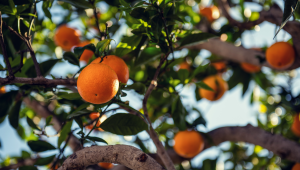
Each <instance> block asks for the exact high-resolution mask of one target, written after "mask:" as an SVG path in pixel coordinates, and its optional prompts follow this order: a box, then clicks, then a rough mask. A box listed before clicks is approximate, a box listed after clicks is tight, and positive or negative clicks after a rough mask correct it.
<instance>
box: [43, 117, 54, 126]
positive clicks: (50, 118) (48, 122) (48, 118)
mask: <svg viewBox="0 0 300 170" xmlns="http://www.w3.org/2000/svg"><path fill="white" fill-rule="evenodd" d="M52 118H53V116H48V117H47V118H46V124H45V126H48V125H50V123H51V121H52Z"/></svg>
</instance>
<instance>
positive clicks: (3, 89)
mask: <svg viewBox="0 0 300 170" xmlns="http://www.w3.org/2000/svg"><path fill="white" fill-rule="evenodd" d="M5 92H6V89H5V86H2V87H0V94H3V93H5Z"/></svg>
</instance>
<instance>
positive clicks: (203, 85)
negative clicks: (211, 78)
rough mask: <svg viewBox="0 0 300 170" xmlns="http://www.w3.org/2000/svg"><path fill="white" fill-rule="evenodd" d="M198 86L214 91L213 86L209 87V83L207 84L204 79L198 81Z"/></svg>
mask: <svg viewBox="0 0 300 170" xmlns="http://www.w3.org/2000/svg"><path fill="white" fill-rule="evenodd" d="M196 85H197V87H199V88H202V89H205V90H209V91H214V90H213V89H212V88H211V87H209V86H208V85H207V84H205V83H204V82H202V81H199V82H197V83H196Z"/></svg>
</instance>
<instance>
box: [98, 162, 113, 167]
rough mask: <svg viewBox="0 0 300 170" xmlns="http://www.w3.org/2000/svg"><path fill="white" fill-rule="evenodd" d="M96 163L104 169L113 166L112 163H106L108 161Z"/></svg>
mask: <svg viewBox="0 0 300 170" xmlns="http://www.w3.org/2000/svg"><path fill="white" fill-rule="evenodd" d="M98 165H99V166H100V167H101V168H104V169H111V168H112V167H114V165H113V164H112V163H108V162H100V163H99V164H98Z"/></svg>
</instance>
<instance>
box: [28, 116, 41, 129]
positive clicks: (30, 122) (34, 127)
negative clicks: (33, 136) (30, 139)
mask: <svg viewBox="0 0 300 170" xmlns="http://www.w3.org/2000/svg"><path fill="white" fill-rule="evenodd" d="M26 120H27V124H28V125H29V126H30V127H32V128H33V129H36V130H40V128H38V127H37V126H36V124H35V123H34V122H33V121H32V120H31V119H30V118H29V117H27V118H26Z"/></svg>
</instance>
